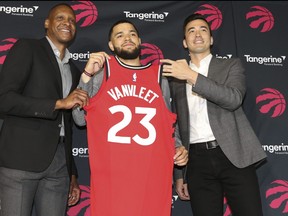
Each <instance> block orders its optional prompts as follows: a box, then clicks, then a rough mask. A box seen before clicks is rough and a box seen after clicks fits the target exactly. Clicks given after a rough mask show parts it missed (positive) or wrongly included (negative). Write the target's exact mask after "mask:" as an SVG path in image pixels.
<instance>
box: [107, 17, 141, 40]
mask: <svg viewBox="0 0 288 216" xmlns="http://www.w3.org/2000/svg"><path fill="white" fill-rule="evenodd" d="M122 23H129V24H131V25H132V26H133V27H134V29H135V30H136V33H137V35H138V36H139V31H138V29H137V28H136V26H135V24H134V23H132V22H131V21H129V20H126V19H122V20H119V21H117V22H115V23H114V24H113V25H112V26H111V28H110V30H109V34H108V41H110V39H111V35H112V31H113V28H114V27H115V26H117V25H119V24H122Z"/></svg>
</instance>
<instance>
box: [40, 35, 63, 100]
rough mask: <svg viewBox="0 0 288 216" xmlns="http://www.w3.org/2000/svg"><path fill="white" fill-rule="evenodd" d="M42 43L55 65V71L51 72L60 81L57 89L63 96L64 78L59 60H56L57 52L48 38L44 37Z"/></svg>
mask: <svg viewBox="0 0 288 216" xmlns="http://www.w3.org/2000/svg"><path fill="white" fill-rule="evenodd" d="M40 41H41V43H42V45H43V47H44V49H45V51H46V54H47V55H48V58H49V59H50V62H51V64H52V65H53V67H54V69H55V70H53V71H51V74H54V75H55V77H56V80H57V83H58V86H59V88H58V89H57V91H58V93H59V95H60V97H61V98H62V97H63V91H62V88H63V87H62V78H61V73H60V69H59V66H58V62H57V60H56V57H55V54H54V52H53V50H52V48H51V46H50V43H49V42H48V40H47V39H46V38H42V39H41V40H40Z"/></svg>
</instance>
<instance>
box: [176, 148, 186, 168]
mask: <svg viewBox="0 0 288 216" xmlns="http://www.w3.org/2000/svg"><path fill="white" fill-rule="evenodd" d="M187 162H188V151H187V150H186V149H185V147H184V146H180V147H177V148H176V153H175V155H174V163H175V164H176V165H178V166H185V165H186V164H187Z"/></svg>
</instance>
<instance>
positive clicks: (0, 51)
mask: <svg viewBox="0 0 288 216" xmlns="http://www.w3.org/2000/svg"><path fill="white" fill-rule="evenodd" d="M16 41H17V39H16V38H6V39H4V40H2V41H1V42H0V65H2V64H3V63H4V61H5V59H6V54H7V53H8V51H9V50H10V49H11V47H12V46H13V45H14V43H15V42H16Z"/></svg>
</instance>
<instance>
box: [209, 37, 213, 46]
mask: <svg viewBox="0 0 288 216" xmlns="http://www.w3.org/2000/svg"><path fill="white" fill-rule="evenodd" d="M213 42H214V40H213V37H211V41H210V45H211V46H212V45H213Z"/></svg>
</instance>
